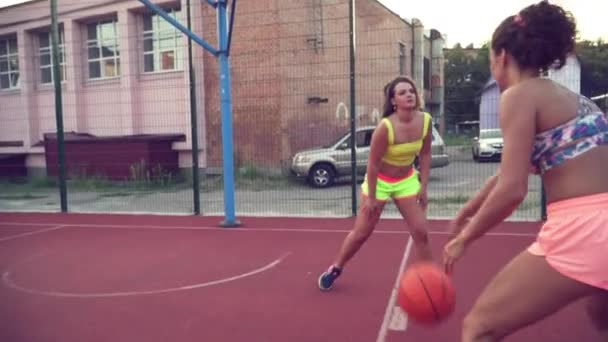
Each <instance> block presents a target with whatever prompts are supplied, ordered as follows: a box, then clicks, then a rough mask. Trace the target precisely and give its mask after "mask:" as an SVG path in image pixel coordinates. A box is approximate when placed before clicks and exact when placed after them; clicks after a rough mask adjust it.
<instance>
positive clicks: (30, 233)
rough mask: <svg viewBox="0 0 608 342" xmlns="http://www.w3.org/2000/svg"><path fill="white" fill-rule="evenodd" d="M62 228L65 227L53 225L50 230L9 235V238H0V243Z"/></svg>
mask: <svg viewBox="0 0 608 342" xmlns="http://www.w3.org/2000/svg"><path fill="white" fill-rule="evenodd" d="M64 227H65V226H64V225H59V226H57V225H55V226H54V227H50V228H46V229H39V230H35V231H33V232H27V233H21V234H16V235H9V236H5V237H3V238H0V242H4V241H8V240H12V239H18V238H22V237H24V236H29V235H35V234H42V233H46V232H50V231H53V230H57V229H61V228H64Z"/></svg>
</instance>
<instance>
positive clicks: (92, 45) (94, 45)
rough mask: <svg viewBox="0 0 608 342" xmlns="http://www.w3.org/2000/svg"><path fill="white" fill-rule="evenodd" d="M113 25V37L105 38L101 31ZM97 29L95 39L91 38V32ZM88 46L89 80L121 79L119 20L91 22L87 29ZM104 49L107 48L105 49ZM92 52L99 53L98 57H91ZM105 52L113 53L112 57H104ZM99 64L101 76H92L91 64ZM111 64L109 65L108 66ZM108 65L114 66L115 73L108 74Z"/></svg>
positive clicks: (86, 54) (87, 65) (86, 49)
mask: <svg viewBox="0 0 608 342" xmlns="http://www.w3.org/2000/svg"><path fill="white" fill-rule="evenodd" d="M107 24H112V31H113V32H112V33H113V35H112V36H111V37H104V36H103V33H102V32H103V31H102V30H101V27H102V25H107ZM92 27H95V38H94V39H92V38H90V37H89V30H90V29H91V28H92ZM85 36H86V38H87V39H86V46H85V56H86V60H87V63H86V73H87V79H88V80H104V79H113V78H117V77H120V45H119V32H118V19H116V18H111V19H102V20H98V21H95V22H89V23H87V24H86V28H85ZM104 47H107V48H106V49H104ZM91 51H97V54H96V56H93V57H91V55H90V53H91ZM104 51H112V54H111V55H108V56H104ZM93 63H98V64H99V76H91V64H93ZM106 63H109V64H106ZM106 65H113V71H114V73H113V74H111V73H106V68H104V66H106Z"/></svg>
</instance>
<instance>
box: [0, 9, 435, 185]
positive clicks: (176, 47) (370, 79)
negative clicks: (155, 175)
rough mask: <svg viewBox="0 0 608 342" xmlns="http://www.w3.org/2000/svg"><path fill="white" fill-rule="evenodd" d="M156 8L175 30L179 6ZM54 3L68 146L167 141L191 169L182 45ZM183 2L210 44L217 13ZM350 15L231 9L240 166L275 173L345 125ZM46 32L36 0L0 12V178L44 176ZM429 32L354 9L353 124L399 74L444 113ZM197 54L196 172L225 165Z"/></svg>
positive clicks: (209, 76) (124, 157) (168, 35)
mask: <svg viewBox="0 0 608 342" xmlns="http://www.w3.org/2000/svg"><path fill="white" fill-rule="evenodd" d="M155 3H157V4H159V5H161V6H162V7H163V8H164V9H165V10H167V11H168V12H170V13H171V14H172V15H174V16H175V17H176V18H177V19H178V20H179V21H180V22H182V23H184V25H185V23H186V16H185V8H186V1H185V0H182V1H179V0H178V1H163V2H161V1H155ZM58 6H59V8H58V10H59V22H60V31H61V32H60V36H61V39H60V43H61V44H60V62H61V69H62V72H61V75H60V77H61V79H62V92H63V109H64V111H63V115H64V131H65V132H66V134H68V135H67V138H68V139H71V141H82V140H83V139H84V140H87V141H89V142H90V141H99V142H103V141H108V140H111V141H112V143H116V141H117V139H118V140H120V138H119V137H125V136H127V137H129V138H128V139H123V141H127V142H133V140H134V139H135V140H137V141H139V142H142V141H147V140H150V141H152V140H155V141H158V140H159V139H160V140H163V139H164V141H167V139H169V140H171V139H173V140H171V141H172V142H171V151H170V152H167V151H166V150H162V152H161V153H173V154H174V157H172V158H173V159H174V160H176V161H177V163H178V165H179V167H180V168H183V169H188V168H189V167H190V166H191V134H190V131H191V128H190V107H189V101H190V96H189V80H188V63H187V50H186V44H187V40H186V38H185V36H184V35H183V34H182V33H181V32H179V31H178V30H176V29H174V28H173V27H172V26H171V25H170V24H168V23H166V22H165V21H164V20H163V19H162V18H160V17H159V16H157V15H155V14H153V13H151V12H150V11H148V10H147V9H146V8H145V7H144V6H143V5H142V4H141V3H140V2H139V1H136V0H122V1H116V0H90V1H78V0H60V1H58ZM191 6H192V8H193V10H192V17H193V31H194V32H196V33H197V34H199V35H202V36H203V37H204V38H205V39H206V40H207V41H208V42H210V43H211V45H214V46H215V45H216V44H215V42H216V39H215V34H216V33H215V25H216V18H215V10H213V9H212V8H211V7H210V6H208V4H207V3H206V2H205V1H197V0H192V1H191ZM347 18H348V7H347V2H346V1H337V2H332V3H331V4H327V5H326V4H323V3H322V2H320V1H318V0H312V1H295V0H289V1H278V2H277V1H271V0H256V1H243V2H239V7H238V9H237V15H236V24H235V34H234V36H233V42H232V44H233V46H232V47H233V53H232V56H231V65H232V81H233V112H234V135H235V146H236V147H235V154H236V156H235V158H236V162H237V165H236V166H237V167H238V166H239V165H245V164H255V163H259V164H261V166H264V167H280V166H281V165H283V164H284V162H285V160H286V159H287V158H289V156H290V155H292V154H293V153H294V152H295V151H297V150H298V149H301V148H305V147H309V145H314V144H316V143H317V142H319V141H321V140H323V139H325V140H332V139H334V137H332V136H330V135H331V134H333V132H336V131H341V130H342V128H345V127H346V126H345V123H344V122H341V121H340V118H339V117H338V116H339V115H337V112H338V109H339V108H341V107H340V106H344V104H348V99H349V94H348V59H347V56H348V22H347ZM345 20H346V21H345ZM50 23H51V21H50V6H49V2H48V1H46V0H33V1H29V2H26V3H23V4H20V5H15V6H9V7H5V8H2V9H0V169H1V168H2V165H3V161H4V165H5V166H6V165H17V164H19V163H24V164H25V167H26V168H27V170H28V172H29V174H41V175H46V174H47V166H46V163H47V161H48V160H47V159H48V153H46V155H45V147H44V138H45V134H46V136H47V137H48V136H49V135H48V134H49V133H54V132H55V131H56V126H55V104H54V103H55V102H54V89H53V73H52V70H51V54H50V38H49V31H50ZM345 30H346V31H345ZM434 32H435V33H431V34H429V33H428V32H427V31H425V30H424V28H423V27H422V25H421V24H420V23H419V22H418V21H416V20H414V22H413V23H412V22H408V21H406V20H404V19H402V18H400V17H399V16H397V15H396V14H395V13H393V12H391V11H390V10H388V9H387V8H386V7H384V6H383V5H381V4H380V3H379V2H377V1H375V0H365V1H357V39H358V41H357V44H358V50H357V57H358V58H359V60H358V62H357V63H358V64H357V65H358V66H357V68H358V70H357V73H358V76H357V88H358V94H357V97H358V98H357V104H358V105H357V114H358V115H359V116H360V117H359V120H360V121H361V122H363V121H368V122H369V121H374V120H375V119H377V118H375V117H374V115H376V114H377V113H375V111H374V108H379V107H381V103H380V102H381V89H382V87H383V85H384V83H386V81H388V80H389V79H390V78H392V77H394V76H396V75H397V74H400V73H402V74H408V75H411V76H413V77H414V78H415V79H416V80H417V82H418V83H419V85H420V87H421V89H423V91H424V94H425V98H426V102H427V104H428V109H429V110H430V111H432V112H433V113H434V114H436V117H438V116H440V115H441V114H442V111H443V107H442V103H443V91H442V88H443V55H442V50H443V39H442V38H441V36H440V35H439V34H438V32H436V31H434ZM287 38H289V39H287ZM370 42H371V43H370ZM382 44H384V45H382ZM384 46H386V47H387V48H384ZM193 51H194V56H193V58H194V68H195V73H196V82H197V84H196V89H197V95H196V100H197V108H198V125H199V127H198V128H199V147H200V151H199V159H200V165H201V168H206V169H212V168H217V167H221V159H220V158H221V137H220V132H219V131H220V114H219V95H218V92H219V84H218V71H217V61H216V60H215V57H213V56H212V55H210V54H209V53H208V52H206V51H204V50H203V49H202V48H201V47H199V46H198V45H196V44H194V46H193ZM365 61H369V62H365ZM320 80H322V81H320ZM363 90H367V91H366V92H365V91H363ZM311 99H312V100H311ZM315 99H324V100H325V101H321V102H316V101H314V100H315ZM336 118H337V119H336ZM70 132H72V134H71V133H70ZM315 132H316V133H315ZM134 136H135V137H134ZM148 138H149V139H148ZM150 144H152V143H150ZM113 146H114V147H113V150H114V151H115V152H113V153H114V154H115V156H114V158H113V160H114V161H113V162H114V163H117V164H121V165H122V166H123V167H129V166H132V164H133V163H135V162H136V161H137V159H138V158H141V155H139V154H138V153H140V152H133V151H135V150H136V149H135V148H131V147H125V148H120V146H121V145H120V144H119V145H113ZM116 146H119V147H116ZM125 146H128V145H125ZM101 150H103V151H104V152H103V153H105V154H106V156H105V157H104V158H103V159H104V160H111V159H108V158H107V154H108V153H112V152H107V149H99V148H98V147H96V145H84V147H82V148H81V149H80V151H81V152H80V153H84V154H85V155H86V154H87V153H89V154H91V155H93V154H95V152H98V153H102V152H99V151H101ZM83 151H84V152H83ZM132 152H133V153H132ZM69 157H70V156H68V159H69ZM165 157H166V156H165ZM172 158H161V159H163V160H173V159H172ZM110 163H112V162H110ZM84 167H86V165H85V166H84ZM5 170H6V167H5ZM19 170H21V169H19Z"/></svg>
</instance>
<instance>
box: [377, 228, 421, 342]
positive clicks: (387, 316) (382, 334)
mask: <svg viewBox="0 0 608 342" xmlns="http://www.w3.org/2000/svg"><path fill="white" fill-rule="evenodd" d="M413 244H414V239H412V237H411V236H410V237H409V238H408V240H407V245H406V246H405V251H404V252H403V257H402V258H401V264H399V269H398V270H397V279H396V280H395V284H394V285H393V289H392V291H391V295H390V296H389V298H388V304H387V305H386V311H385V312H384V319H383V320H382V324H381V325H380V330H379V331H378V338H377V339H376V342H384V341H385V340H386V335H387V334H388V329H389V323H390V321H391V319H392V318H393V308H394V307H395V302H396V301H397V296H398V294H399V280H400V279H401V273H403V271H404V270H405V266H406V265H407V261H408V259H409V257H410V253H411V251H412V245H413ZM406 328H407V321H406Z"/></svg>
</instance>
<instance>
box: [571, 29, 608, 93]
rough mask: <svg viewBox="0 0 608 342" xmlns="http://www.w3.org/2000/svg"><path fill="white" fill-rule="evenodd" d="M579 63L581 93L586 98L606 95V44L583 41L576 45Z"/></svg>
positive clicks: (607, 76)
mask: <svg viewBox="0 0 608 342" xmlns="http://www.w3.org/2000/svg"><path fill="white" fill-rule="evenodd" d="M576 53H577V55H578V57H579V60H580V63H581V93H582V94H583V95H585V96H588V97H593V96H597V95H603V94H606V93H608V43H606V42H604V41H603V40H601V39H599V40H597V41H595V42H593V41H588V40H583V41H580V42H578V43H577V44H576Z"/></svg>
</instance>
